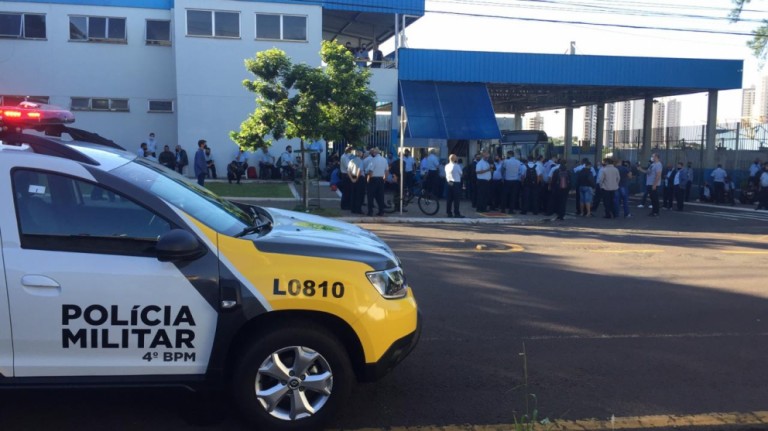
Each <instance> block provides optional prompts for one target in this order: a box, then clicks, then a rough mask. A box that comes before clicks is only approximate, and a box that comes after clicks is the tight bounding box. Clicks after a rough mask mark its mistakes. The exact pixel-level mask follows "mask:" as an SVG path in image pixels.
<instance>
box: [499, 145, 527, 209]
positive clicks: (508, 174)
mask: <svg viewBox="0 0 768 431" xmlns="http://www.w3.org/2000/svg"><path fill="white" fill-rule="evenodd" d="M521 169H522V163H520V161H519V160H517V158H515V152H514V151H512V150H510V151H507V158H506V160H504V164H503V165H502V168H501V171H502V175H503V179H504V197H503V198H502V199H501V201H502V202H503V204H502V206H501V211H502V212H503V211H505V210H506V211H507V213H508V214H514V213H515V210H517V209H520V208H518V205H519V202H520V188H521V182H520V174H521V172H520V171H521Z"/></svg>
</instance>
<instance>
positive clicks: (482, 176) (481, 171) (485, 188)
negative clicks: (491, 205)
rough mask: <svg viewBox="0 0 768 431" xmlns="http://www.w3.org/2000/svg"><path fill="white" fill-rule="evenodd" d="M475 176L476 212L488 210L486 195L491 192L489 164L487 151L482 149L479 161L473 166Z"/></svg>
mask: <svg viewBox="0 0 768 431" xmlns="http://www.w3.org/2000/svg"><path fill="white" fill-rule="evenodd" d="M475 176H476V177H477V212H479V213H484V212H487V211H488V197H489V195H490V193H491V165H490V163H488V152H487V151H483V153H482V157H481V159H480V161H478V162H477V166H476V167H475Z"/></svg>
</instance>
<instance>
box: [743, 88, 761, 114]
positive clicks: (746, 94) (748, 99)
mask: <svg viewBox="0 0 768 431" xmlns="http://www.w3.org/2000/svg"><path fill="white" fill-rule="evenodd" d="M756 97H757V89H756V88H755V86H754V85H752V86H751V87H749V88H744V89H742V90H741V121H746V122H752V121H753V120H754V119H755V102H756V100H755V99H756Z"/></svg>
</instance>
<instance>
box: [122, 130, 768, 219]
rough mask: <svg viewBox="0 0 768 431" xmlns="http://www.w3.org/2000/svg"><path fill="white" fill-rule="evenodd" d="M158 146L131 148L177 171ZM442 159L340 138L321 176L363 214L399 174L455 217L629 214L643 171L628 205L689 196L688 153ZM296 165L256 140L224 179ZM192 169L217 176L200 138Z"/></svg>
mask: <svg viewBox="0 0 768 431" xmlns="http://www.w3.org/2000/svg"><path fill="white" fill-rule="evenodd" d="M159 147H160V145H159V144H158V142H157V141H156V139H155V134H154V133H150V134H149V137H148V139H147V140H146V141H145V142H142V143H141V144H140V146H139V149H138V151H137V154H138V155H139V156H140V157H145V158H147V159H150V160H152V161H155V162H157V163H159V164H162V165H163V166H166V167H167V168H169V169H173V170H176V171H177V172H178V173H180V174H184V169H185V167H186V166H187V165H189V157H188V155H187V152H186V151H185V150H184V149H183V148H182V147H181V145H176V146H175V149H174V150H173V151H171V148H170V146H169V145H163V146H162V151H159V152H158V149H159ZM249 161H250V162H251V163H249ZM445 162H446V161H441V160H440V158H439V157H438V155H437V151H436V150H434V149H432V150H429V151H426V150H421V155H420V160H419V161H416V159H415V158H414V157H413V156H412V155H411V151H410V150H408V149H406V150H405V152H404V153H403V172H402V174H401V172H400V160H399V158H398V156H397V155H390V156H389V157H385V156H384V155H382V154H380V151H379V149H378V148H375V147H373V148H370V149H368V150H367V151H365V150H363V149H361V148H354V147H352V146H348V147H347V148H346V149H345V151H344V154H343V155H342V156H341V157H337V156H335V155H331V156H330V157H328V166H327V167H326V177H330V180H331V184H332V185H333V186H334V187H337V188H338V189H340V190H341V193H342V198H341V209H342V210H348V211H351V212H352V213H354V214H363V209H362V206H363V203H364V202H365V201H367V212H366V213H367V214H368V215H372V214H373V211H374V208H376V209H377V214H378V215H382V214H383V210H384V190H386V189H391V190H393V191H395V192H397V194H399V190H400V182H401V181H403V186H404V190H405V191H406V193H407V194H412V193H414V187H415V186H416V184H417V183H418V184H419V187H420V188H421V189H423V190H424V191H425V192H426V193H429V194H430V195H431V196H433V197H434V198H436V199H440V198H446V199H447V202H446V203H447V205H446V214H445V215H446V216H447V217H464V216H463V215H462V214H461V212H460V208H459V202H460V201H461V200H462V199H467V200H469V201H470V202H471V205H472V207H473V208H474V209H475V210H476V212H478V213H481V214H482V213H486V212H489V211H500V212H505V213H507V214H515V213H518V212H519V213H520V214H528V213H531V214H540V213H541V214H545V215H547V216H552V215H556V216H557V219H559V220H562V219H563V217H564V215H565V207H566V202H567V198H568V196H569V195H570V193H571V192H572V191H573V192H574V195H575V198H576V214H577V215H578V216H583V217H592V216H594V215H595V212H596V211H597V210H598V208H599V206H600V204H601V203H603V208H604V215H603V217H605V218H619V217H624V218H628V217H632V213H631V211H630V206H629V196H630V185H631V184H632V182H636V181H637V180H639V179H641V177H642V176H644V177H645V179H644V181H643V182H642V184H644V186H645V187H644V193H643V196H642V198H641V202H640V204H639V205H638V208H646V207H647V208H649V209H650V212H649V214H648V215H649V216H652V217H655V216H658V215H659V214H660V211H659V209H660V208H664V209H667V210H672V209H675V210H677V211H684V209H685V202H688V201H690V199H691V190H692V186H693V183H694V171H693V165H692V163H691V162H688V163H683V162H678V163H677V164H671V163H667V165H666V167H664V166H663V165H662V162H661V160H660V159H659V155H658V154H657V153H654V154H653V156H652V157H651V159H650V160H649V161H648V164H647V165H645V166H642V165H641V163H640V162H637V164H635V165H634V166H631V164H630V163H629V161H626V160H625V161H620V160H615V159H612V158H606V159H604V160H602V161H601V163H599V164H597V165H596V166H593V165H592V163H591V162H590V160H589V159H587V158H585V159H583V160H581V162H580V163H578V164H577V165H576V166H575V167H574V168H573V169H568V167H567V165H566V163H563V162H562V160H560V159H559V158H558V157H557V156H553V157H552V158H550V159H548V160H545V159H544V157H543V156H537V157H531V158H530V159H526V158H521V157H518V156H517V155H516V154H515V153H514V152H513V151H508V152H507V154H505V155H502V154H495V156H494V157H493V158H491V157H490V153H489V152H488V151H481V152H479V153H477V154H476V155H475V157H474V158H473V159H472V160H470V161H469V163H466V164H465V163H463V161H462V159H460V158H458V156H456V155H455V154H451V155H449V157H448V158H447V163H445ZM301 164H302V160H301V156H296V155H295V154H294V153H293V149H292V146H290V145H288V146H287V147H286V149H285V151H284V152H283V153H282V154H281V155H280V156H279V157H277V158H275V157H274V156H273V155H272V154H271V153H270V151H269V148H268V147H262V148H261V149H259V150H258V151H256V152H255V153H254V154H250V153H249V152H248V151H246V150H245V149H242V148H238V149H237V150H236V151H235V153H234V154H233V156H232V160H231V161H229V163H228V164H227V180H228V182H229V183H232V182H235V183H237V184H240V183H241V179H242V178H243V177H248V178H259V179H263V180H268V179H276V180H293V179H295V177H296V171H297V169H298V168H299V167H300V166H301ZM192 168H193V170H194V175H195V177H196V178H197V181H198V184H200V185H203V184H204V182H205V179H207V178H211V179H216V178H217V175H216V165H215V163H214V160H213V158H212V156H211V149H210V147H208V145H207V141H206V140H203V139H201V140H199V141H198V149H197V151H196V152H195V154H194V159H193V166H192ZM249 168H250V169H249ZM705 180H707V181H706V182H705V183H704V184H703V185H702V187H701V188H700V192H699V198H698V199H699V201H702V202H713V203H716V204H731V205H734V204H735V196H736V193H735V192H736V190H737V188H736V185H735V183H734V181H733V178H732V177H731V176H729V175H728V172H726V171H725V169H723V167H722V165H720V164H718V165H717V167H716V168H715V169H714V170H712V172H711V173H709V176H708V178H706V179H705ZM741 193H742V194H741V200H742V202H744V201H747V202H756V203H757V206H756V208H755V209H757V210H766V209H768V162H765V163H761V162H760V160H759V159H756V160H755V161H754V163H753V164H752V165H751V166H750V169H749V179H748V180H747V182H746V187H742V190H741ZM366 198H367V199H366ZM648 198H650V204H648ZM379 201H381V202H379ZM393 201H394V202H396V204H397V203H399V196H398V195H396V196H395V198H394V199H393ZM379 203H381V204H380V205H379Z"/></svg>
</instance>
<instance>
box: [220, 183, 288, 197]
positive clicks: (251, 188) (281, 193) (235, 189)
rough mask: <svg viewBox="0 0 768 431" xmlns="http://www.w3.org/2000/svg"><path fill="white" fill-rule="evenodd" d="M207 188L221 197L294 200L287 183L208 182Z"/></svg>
mask: <svg viewBox="0 0 768 431" xmlns="http://www.w3.org/2000/svg"><path fill="white" fill-rule="evenodd" d="M205 187H206V188H207V189H208V190H210V191H212V192H214V193H216V194H217V195H219V196H226V197H237V198H292V197H293V194H292V193H291V189H290V188H289V187H288V184H286V183H242V184H234V183H233V184H229V183H224V182H221V183H219V182H206V183H205Z"/></svg>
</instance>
